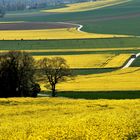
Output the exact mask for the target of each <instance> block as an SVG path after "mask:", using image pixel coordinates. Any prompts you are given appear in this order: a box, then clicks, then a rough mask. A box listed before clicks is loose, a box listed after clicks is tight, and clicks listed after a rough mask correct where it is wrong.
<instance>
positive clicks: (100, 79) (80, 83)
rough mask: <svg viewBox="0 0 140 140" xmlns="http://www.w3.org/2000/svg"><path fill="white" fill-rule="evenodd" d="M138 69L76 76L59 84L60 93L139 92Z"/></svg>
mask: <svg viewBox="0 0 140 140" xmlns="http://www.w3.org/2000/svg"><path fill="white" fill-rule="evenodd" d="M139 77H140V68H126V69H123V70H117V71H114V72H108V73H104V74H91V75H84V76H77V77H76V78H75V79H74V80H71V81H68V82H65V83H60V84H59V85H58V86H57V89H58V90H62V91H112V90H121V91H123V90H140V84H139V83H140V78H139Z"/></svg>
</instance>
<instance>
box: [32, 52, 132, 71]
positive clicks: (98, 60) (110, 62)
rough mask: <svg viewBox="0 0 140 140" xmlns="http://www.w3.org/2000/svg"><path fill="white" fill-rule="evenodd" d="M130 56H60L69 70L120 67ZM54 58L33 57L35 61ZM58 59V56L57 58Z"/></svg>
mask: <svg viewBox="0 0 140 140" xmlns="http://www.w3.org/2000/svg"><path fill="white" fill-rule="evenodd" d="M130 56H131V55H130V54H119V55H116V54H81V55H61V56H60V57H62V58H64V59H65V60H66V61H67V64H68V65H69V66H70V68H111V67H121V66H122V65H123V64H124V63H125V62H126V61H127V60H128V59H129V57H130ZM45 57H46V58H47V57H56V55H54V56H34V58H35V59H36V60H39V59H43V58H45ZM57 57H58V56H57Z"/></svg>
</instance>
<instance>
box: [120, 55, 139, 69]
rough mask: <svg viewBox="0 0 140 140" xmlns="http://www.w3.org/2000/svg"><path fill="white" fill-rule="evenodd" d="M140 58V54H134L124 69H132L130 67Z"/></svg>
mask: <svg viewBox="0 0 140 140" xmlns="http://www.w3.org/2000/svg"><path fill="white" fill-rule="evenodd" d="M139 56H140V53H137V54H133V55H132V56H131V58H130V60H129V61H128V62H127V63H126V65H125V66H123V67H122V69H125V68H128V67H130V65H131V64H132V63H133V62H134V61H135V60H136V59H137V58H138V57H139Z"/></svg>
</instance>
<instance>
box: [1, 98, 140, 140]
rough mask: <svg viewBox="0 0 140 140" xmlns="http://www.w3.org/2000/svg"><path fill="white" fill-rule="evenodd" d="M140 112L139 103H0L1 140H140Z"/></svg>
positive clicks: (15, 100)
mask: <svg viewBox="0 0 140 140" xmlns="http://www.w3.org/2000/svg"><path fill="white" fill-rule="evenodd" d="M139 108H140V100H139V99H137V100H136V99H135V100H94V101H91V100H70V99H66V98H65V99H64V98H54V99H51V98H37V99H35V98H34V99H32V98H11V99H0V110H1V125H0V139H6V140H11V139H26V140H27V139H30V140H33V139H43V140H44V139H51V140H55V139H61V140H65V139H66V138H67V139H71V140H73V139H103V138H104V139H117V140H122V139H139V137H140V133H139V132H140V110H139Z"/></svg>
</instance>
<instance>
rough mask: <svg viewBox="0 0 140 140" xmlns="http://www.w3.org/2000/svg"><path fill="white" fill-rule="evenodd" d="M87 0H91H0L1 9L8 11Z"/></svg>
mask: <svg viewBox="0 0 140 140" xmlns="http://www.w3.org/2000/svg"><path fill="white" fill-rule="evenodd" d="M85 1H91V0H0V9H1V7H2V8H4V9H5V10H7V11H14V10H25V9H36V8H45V7H48V6H57V5H61V4H70V3H75V2H85ZM92 1H94V0H92Z"/></svg>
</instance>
